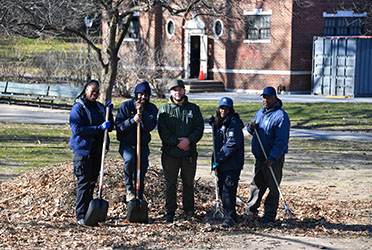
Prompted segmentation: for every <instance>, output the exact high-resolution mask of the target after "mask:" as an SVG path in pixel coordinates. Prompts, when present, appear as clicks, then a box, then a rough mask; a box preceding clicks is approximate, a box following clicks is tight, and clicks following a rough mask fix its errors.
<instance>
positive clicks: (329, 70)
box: [312, 37, 334, 95]
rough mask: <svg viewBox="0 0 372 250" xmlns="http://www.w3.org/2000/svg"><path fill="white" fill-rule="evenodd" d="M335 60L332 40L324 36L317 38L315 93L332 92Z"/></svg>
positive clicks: (314, 73) (314, 49)
mask: <svg viewBox="0 0 372 250" xmlns="http://www.w3.org/2000/svg"><path fill="white" fill-rule="evenodd" d="M333 60H334V59H333V55H332V44H331V40H330V39H325V38H322V37H317V38H315V39H314V43H313V72H312V88H313V89H312V93H313V94H316V95H331V94H332V91H331V90H332V74H333V66H332V64H333Z"/></svg>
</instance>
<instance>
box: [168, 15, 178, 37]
mask: <svg viewBox="0 0 372 250" xmlns="http://www.w3.org/2000/svg"><path fill="white" fill-rule="evenodd" d="M165 30H166V32H167V36H168V37H169V38H172V36H173V35H174V34H175V33H176V24H175V23H174V21H173V20H172V19H168V21H167V23H166V24H165Z"/></svg>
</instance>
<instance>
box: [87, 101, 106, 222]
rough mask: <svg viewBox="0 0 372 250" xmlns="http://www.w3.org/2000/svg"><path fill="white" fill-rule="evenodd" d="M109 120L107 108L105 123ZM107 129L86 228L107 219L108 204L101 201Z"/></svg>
mask: <svg viewBox="0 0 372 250" xmlns="http://www.w3.org/2000/svg"><path fill="white" fill-rule="evenodd" d="M108 119H109V107H106V121H108ZM107 130H108V129H106V130H105V132H104V136H103V146H102V157H101V174H100V177H99V187H98V198H97V199H93V200H91V201H90V203H89V207H88V211H87V213H86V215H85V218H84V223H85V225H87V226H97V225H98V222H105V220H106V217H107V211H108V207H109V204H108V202H107V201H105V200H103V199H102V189H103V175H104V170H103V166H104V163H105V151H106V144H107V137H108V131H107Z"/></svg>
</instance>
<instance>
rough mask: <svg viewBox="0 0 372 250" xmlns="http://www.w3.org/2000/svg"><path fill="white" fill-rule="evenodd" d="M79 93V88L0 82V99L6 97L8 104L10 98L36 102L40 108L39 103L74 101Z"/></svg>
mask: <svg viewBox="0 0 372 250" xmlns="http://www.w3.org/2000/svg"><path fill="white" fill-rule="evenodd" d="M80 92H81V88H76V87H69V86H64V85H47V84H28V83H15V82H0V97H6V98H7V99H8V103H9V104H10V103H11V99H12V98H22V99H27V100H37V101H38V106H39V107H40V104H41V101H50V102H51V104H52V108H53V104H54V101H67V102H71V101H74V100H75V98H76V96H77V95H78V94H79V93H80Z"/></svg>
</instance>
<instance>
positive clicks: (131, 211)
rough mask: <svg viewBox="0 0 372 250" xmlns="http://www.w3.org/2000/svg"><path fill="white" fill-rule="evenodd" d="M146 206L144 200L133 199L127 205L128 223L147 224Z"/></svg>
mask: <svg viewBox="0 0 372 250" xmlns="http://www.w3.org/2000/svg"><path fill="white" fill-rule="evenodd" d="M147 206H148V204H147V202H146V201H144V200H140V199H135V200H131V201H129V203H128V213H127V220H128V221H129V222H132V223H133V222H138V223H148V222H149V216H148V207H147Z"/></svg>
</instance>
